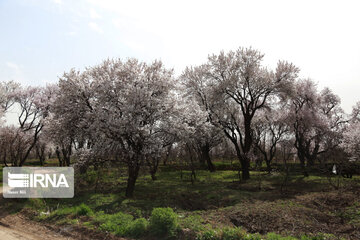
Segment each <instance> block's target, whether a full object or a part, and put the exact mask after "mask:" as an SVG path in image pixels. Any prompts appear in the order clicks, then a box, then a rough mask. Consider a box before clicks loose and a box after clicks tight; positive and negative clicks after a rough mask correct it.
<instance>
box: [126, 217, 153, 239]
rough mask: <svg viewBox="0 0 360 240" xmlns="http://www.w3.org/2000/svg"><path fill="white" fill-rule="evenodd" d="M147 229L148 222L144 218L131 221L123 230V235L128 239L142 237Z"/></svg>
mask: <svg viewBox="0 0 360 240" xmlns="http://www.w3.org/2000/svg"><path fill="white" fill-rule="evenodd" d="M147 227H148V221H147V220H146V219H145V218H138V219H136V220H135V221H132V222H131V223H130V224H129V225H128V226H127V228H126V230H125V235H126V236H129V237H134V238H139V237H141V236H143V235H144V234H145V233H146V231H147Z"/></svg>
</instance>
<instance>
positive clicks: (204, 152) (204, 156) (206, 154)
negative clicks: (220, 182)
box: [201, 144, 215, 172]
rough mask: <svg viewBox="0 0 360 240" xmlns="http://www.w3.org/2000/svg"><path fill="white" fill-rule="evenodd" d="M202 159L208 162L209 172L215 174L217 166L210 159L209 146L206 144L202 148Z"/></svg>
mask: <svg viewBox="0 0 360 240" xmlns="http://www.w3.org/2000/svg"><path fill="white" fill-rule="evenodd" d="M201 158H202V159H203V161H204V162H205V161H206V163H207V166H208V169H209V171H210V172H215V166H214V164H213V163H212V162H211V158H210V147H209V144H206V145H204V146H203V147H202V148H201Z"/></svg>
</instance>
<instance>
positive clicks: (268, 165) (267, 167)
mask: <svg viewBox="0 0 360 240" xmlns="http://www.w3.org/2000/svg"><path fill="white" fill-rule="evenodd" d="M265 162H266V171H267V172H268V173H269V174H270V173H271V162H270V161H269V160H267V161H265Z"/></svg>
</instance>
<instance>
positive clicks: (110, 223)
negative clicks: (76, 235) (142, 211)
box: [94, 212, 133, 236]
mask: <svg viewBox="0 0 360 240" xmlns="http://www.w3.org/2000/svg"><path fill="white" fill-rule="evenodd" d="M132 220H133V216H131V215H129V214H125V213H122V212H118V213H116V214H104V213H103V212H99V213H98V214H96V215H95V219H94V221H95V222H97V223H99V224H100V226H99V228H100V230H103V231H108V232H111V233H113V234H115V235H118V236H124V235H125V233H126V229H127V226H128V225H129V224H130V222H131V221H132Z"/></svg>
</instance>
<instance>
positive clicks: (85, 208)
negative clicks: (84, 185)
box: [76, 203, 94, 216]
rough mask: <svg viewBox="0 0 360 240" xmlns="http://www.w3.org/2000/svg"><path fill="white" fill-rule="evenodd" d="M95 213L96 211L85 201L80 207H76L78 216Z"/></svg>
mask: <svg viewBox="0 0 360 240" xmlns="http://www.w3.org/2000/svg"><path fill="white" fill-rule="evenodd" d="M93 214H94V212H93V211H92V210H91V208H90V207H89V206H88V205H86V204H85V203H82V204H80V205H79V206H78V207H76V215H77V216H91V215H93Z"/></svg>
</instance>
